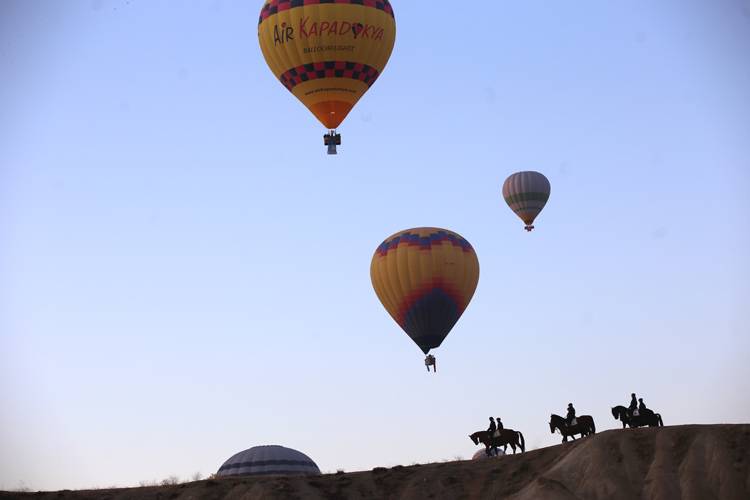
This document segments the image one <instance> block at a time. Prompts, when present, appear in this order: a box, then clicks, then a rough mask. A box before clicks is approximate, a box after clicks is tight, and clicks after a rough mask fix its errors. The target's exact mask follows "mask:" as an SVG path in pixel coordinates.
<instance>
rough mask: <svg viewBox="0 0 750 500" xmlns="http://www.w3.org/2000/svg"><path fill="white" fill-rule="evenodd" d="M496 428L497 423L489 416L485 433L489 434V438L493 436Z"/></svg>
mask: <svg viewBox="0 0 750 500" xmlns="http://www.w3.org/2000/svg"><path fill="white" fill-rule="evenodd" d="M496 430H497V424H495V419H494V418H492V417H490V426H489V428H487V434H489V435H490V438H493V437H495V431H496Z"/></svg>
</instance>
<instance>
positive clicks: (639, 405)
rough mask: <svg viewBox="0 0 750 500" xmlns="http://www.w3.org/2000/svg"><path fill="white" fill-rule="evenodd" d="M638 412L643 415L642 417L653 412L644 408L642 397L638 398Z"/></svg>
mask: <svg viewBox="0 0 750 500" xmlns="http://www.w3.org/2000/svg"><path fill="white" fill-rule="evenodd" d="M638 403H639V404H638V413H640V414H641V415H643V416H644V417H645V416H646V415H648V414H653V413H654V412H653V411H651V410H649V409H648V408H646V403H644V402H643V398H638Z"/></svg>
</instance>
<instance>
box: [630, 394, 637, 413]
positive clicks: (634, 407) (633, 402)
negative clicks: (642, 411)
mask: <svg viewBox="0 0 750 500" xmlns="http://www.w3.org/2000/svg"><path fill="white" fill-rule="evenodd" d="M637 409H638V401H637V400H636V399H635V393H632V394H631V395H630V406H628V411H630V414H631V415H633V412H634V411H635V410H637ZM636 413H637V412H636Z"/></svg>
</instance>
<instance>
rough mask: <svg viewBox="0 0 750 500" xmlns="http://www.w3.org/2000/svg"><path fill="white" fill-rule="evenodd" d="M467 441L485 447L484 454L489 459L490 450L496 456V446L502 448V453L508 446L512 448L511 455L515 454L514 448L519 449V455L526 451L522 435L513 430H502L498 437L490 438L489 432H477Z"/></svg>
mask: <svg viewBox="0 0 750 500" xmlns="http://www.w3.org/2000/svg"><path fill="white" fill-rule="evenodd" d="M469 439H471V440H472V442H473V443H474V444H479V443H482V444H483V445H484V446H485V452H486V453H487V456H488V457H490V456H492V454H491V453H490V448H493V449H494V450H495V455H497V448H498V446H502V447H503V451H505V450H507V449H508V445H510V447H511V448H513V454H514V455H515V454H516V446H518V447H519V448H521V453H523V452H525V451H526V441H525V440H524V439H523V434H521V433H520V432H519V431H514V430H513V429H503V430H501V431H500V435H499V436H490V433H489V431H477V432H475V433H474V434H471V435H469Z"/></svg>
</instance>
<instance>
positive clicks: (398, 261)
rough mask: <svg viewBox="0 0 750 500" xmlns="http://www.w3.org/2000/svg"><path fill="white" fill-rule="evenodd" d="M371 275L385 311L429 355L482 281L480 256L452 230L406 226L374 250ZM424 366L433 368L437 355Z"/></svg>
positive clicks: (455, 320)
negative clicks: (406, 227)
mask: <svg viewBox="0 0 750 500" xmlns="http://www.w3.org/2000/svg"><path fill="white" fill-rule="evenodd" d="M370 278H371V279H372V286H373V288H375V293H376V294H377V296H378V298H379V299H380V302H382V303H383V306H385V309H386V310H387V311H388V313H389V314H390V315H391V317H392V318H393V319H394V320H395V321H396V323H398V324H399V326H400V327H401V328H402V329H403V330H404V331H405V332H406V334H407V335H409V337H411V339H412V340H413V341H414V343H416V344H417V346H419V348H420V349H421V350H422V352H424V353H425V354H427V353H428V352H429V351H430V349H434V348H436V347H438V346H439V345H440V344H441V343H442V342H443V340H444V339H445V337H446V336H447V335H448V333H450V331H451V329H452V328H453V325H455V324H456V322H457V321H458V319H459V318H460V317H461V314H463V312H464V310H465V309H466V306H468V305H469V301H470V300H471V297H472V296H473V295H474V291H475V290H476V288H477V283H478V282H479V260H478V259H477V254H476V253H475V252H474V249H473V248H472V246H471V244H469V242H468V241H466V240H465V239H464V238H462V237H461V236H460V235H458V234H456V233H454V232H453V231H449V230H447V229H439V228H434V227H420V228H415V229H407V230H405V231H401V232H398V233H396V234H394V235H392V236H390V237H389V238H388V239H386V240H385V241H384V242H383V243H381V244H380V246H379V247H378V248H377V250H375V255H374V256H373V257H372V263H371V264H370ZM429 361H432V363H429ZM425 364H428V367H427V369H428V370H429V365H430V364H432V365H434V357H433V356H431V355H430V356H428V358H427V359H426V360H425Z"/></svg>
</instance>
